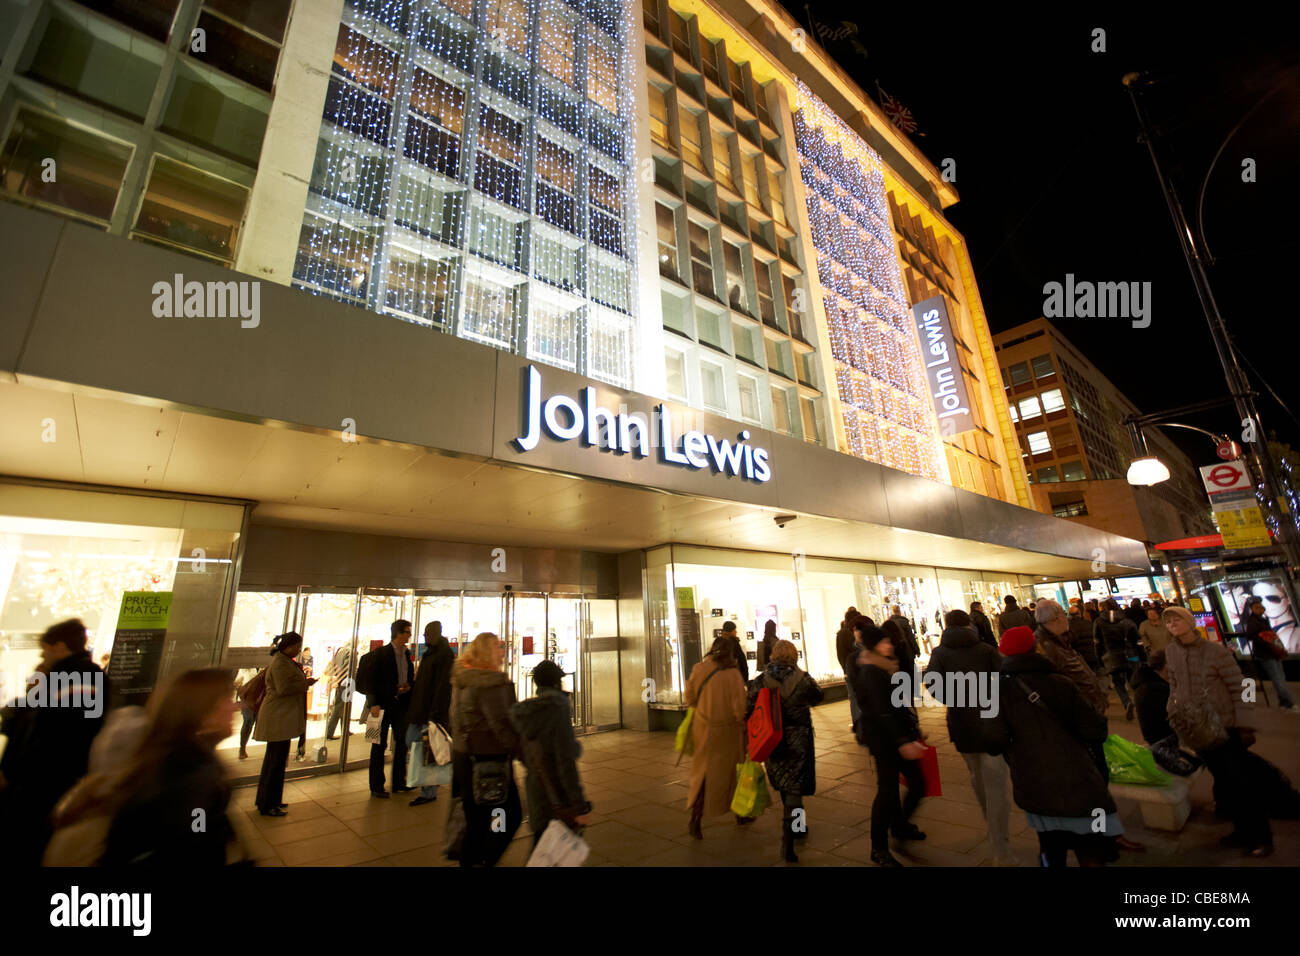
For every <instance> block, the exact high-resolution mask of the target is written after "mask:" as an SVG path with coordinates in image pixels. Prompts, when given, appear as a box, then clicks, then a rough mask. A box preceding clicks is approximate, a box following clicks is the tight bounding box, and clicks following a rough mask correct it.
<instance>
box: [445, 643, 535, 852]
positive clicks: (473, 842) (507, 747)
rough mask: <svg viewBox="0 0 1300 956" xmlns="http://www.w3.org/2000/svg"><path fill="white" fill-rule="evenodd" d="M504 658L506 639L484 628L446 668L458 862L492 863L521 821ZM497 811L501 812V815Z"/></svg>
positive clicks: (516, 748) (512, 693)
mask: <svg viewBox="0 0 1300 956" xmlns="http://www.w3.org/2000/svg"><path fill="white" fill-rule="evenodd" d="M505 657H506V648H505V644H504V643H503V642H502V641H501V640H500V639H499V638H498V637H497V636H496V635H495V634H493V633H491V632H490V631H484V632H482V633H480V634H479V635H477V636H476V637H475V638H474V640H473V641H472V642H471V643H470V645H469V647H467V648H466V649H465V650H464V651H463V652H462V653H461V655H460V657H459V658H458V659H457V660H456V664H455V666H454V667H453V668H452V672H451V686H452V700H451V730H452V766H453V770H452V774H453V777H452V790H453V796H455V795H459V797H460V799H461V803H462V806H463V807H464V810H465V841H464V844H463V846H462V847H461V851H460V865H461V866H463V867H470V866H496V864H497V861H498V860H500V859H501V856H502V854H503V853H505V851H506V849H507V848H508V847H509V846H510V841H511V840H512V839H514V835H515V831H516V830H518V829H519V824H520V823H522V822H523V807H522V805H521V804H520V802H519V788H518V786H516V784H515V774H514V768H513V765H512V761H513V758H514V756H515V755H516V754H517V753H518V752H519V737H518V735H517V734H516V733H515V729H514V727H512V726H511V724H510V708H511V707H512V706H514V703H515V685H514V684H513V683H511V681H510V678H509V677H508V676H507V675H506V674H505V673H504V672H503V671H502V669H501V665H502V664H503V663H504V661H505ZM496 810H504V811H505V815H504V819H502V817H501V814H497V813H495V812H494V811H496ZM498 821H500V822H498Z"/></svg>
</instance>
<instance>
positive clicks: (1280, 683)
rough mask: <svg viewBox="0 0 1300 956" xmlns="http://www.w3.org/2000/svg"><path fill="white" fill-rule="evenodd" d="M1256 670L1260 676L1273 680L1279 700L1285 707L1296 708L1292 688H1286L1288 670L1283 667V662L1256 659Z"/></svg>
mask: <svg viewBox="0 0 1300 956" xmlns="http://www.w3.org/2000/svg"><path fill="white" fill-rule="evenodd" d="M1255 669H1256V670H1257V671H1259V676H1260V677H1263V678H1266V679H1268V680H1271V681H1272V682H1273V686H1274V687H1276V688H1277V699H1278V700H1279V701H1280V702H1281V704H1282V706H1283V707H1294V706H1295V698H1294V697H1292V696H1291V688H1290V687H1287V686H1286V670H1285V669H1284V668H1283V667H1282V662H1281V661H1279V660H1277V659H1276V658H1264V657H1257V658H1255Z"/></svg>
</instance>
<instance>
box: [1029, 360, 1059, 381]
mask: <svg viewBox="0 0 1300 956" xmlns="http://www.w3.org/2000/svg"><path fill="white" fill-rule="evenodd" d="M1030 362H1031V364H1032V365H1033V367H1034V378H1047V377H1048V376H1049V375H1055V374H1056V368H1055V367H1054V366H1053V365H1052V357H1051V356H1050V355H1035V356H1034V357H1033V358H1032V359H1031V360H1030Z"/></svg>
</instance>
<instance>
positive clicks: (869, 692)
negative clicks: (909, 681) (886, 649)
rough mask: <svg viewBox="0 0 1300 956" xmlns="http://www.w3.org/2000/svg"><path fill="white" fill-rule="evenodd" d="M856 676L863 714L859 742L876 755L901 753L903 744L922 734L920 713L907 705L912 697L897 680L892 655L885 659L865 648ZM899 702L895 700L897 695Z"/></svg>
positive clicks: (858, 733) (860, 720)
mask: <svg viewBox="0 0 1300 956" xmlns="http://www.w3.org/2000/svg"><path fill="white" fill-rule="evenodd" d="M862 655H863V657H864V658H865V660H862V661H860V665H859V667H858V669H857V671H856V672H855V673H854V675H853V688H852V689H853V693H854V694H855V695H856V696H857V699H858V709H859V711H861V714H862V717H861V718H860V719H859V720H858V726H857V736H858V743H860V744H862V745H863V746H864V747H867V748H868V749H869V750H870V751H871V753H872V754H874V755H876V756H885V755H890V756H897V754H898V748H899V747H901V746H902V745H903V744H905V743H908V742H910V741H913V740H919V739H920V737H921V729H920V724H919V723H918V721H917V719H916V714H915V713H913V712H912V710H911V708H909V707H908V706H907V705H908V704H910V703H911V701H910V700H905V698H906V697H907V696H908V695H907V694H906V693H905V691H904V690H903V688H901V687H896V686H895V685H894V683H893V669H892V668H891V666H890V665H892V664H893V663H896V662H894V661H893V660H892V658H882V657H881V656H880V655H879V654H876V653H874V652H872V651H863V652H862ZM896 697H897V698H898V701H899V703H897V704H896V703H895V698H896Z"/></svg>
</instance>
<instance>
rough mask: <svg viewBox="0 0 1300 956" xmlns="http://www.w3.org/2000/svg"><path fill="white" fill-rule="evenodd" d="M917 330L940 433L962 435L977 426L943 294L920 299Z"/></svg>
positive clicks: (915, 314) (915, 308)
mask: <svg viewBox="0 0 1300 956" xmlns="http://www.w3.org/2000/svg"><path fill="white" fill-rule="evenodd" d="M912 317H913V318H914V319H915V320H916V331H917V333H918V334H919V335H920V336H921V361H922V362H924V363H925V375H926V378H927V380H928V381H929V383H930V397H931V398H932V399H933V401H934V413H935V414H936V415H937V416H939V434H941V435H942V436H943V437H944V438H951V437H952V436H954V435H960V434H961V433H962V432H967V431H970V430H971V429H972V428H974V427H975V419H974V418H973V417H972V416H971V413H970V401H969V400H968V397H967V395H966V382H965V380H964V379H963V378H962V374H961V362H960V361H959V359H958V356H957V343H956V342H955V341H954V339H953V334H952V322H951V321H949V319H948V307H947V306H946V305H945V304H944V301H943V296H941V295H936V296H935V297H934V298H932V299H926V300H925V301H924V302H918V303H917V304H916V305H914V306H913V307H912Z"/></svg>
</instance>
